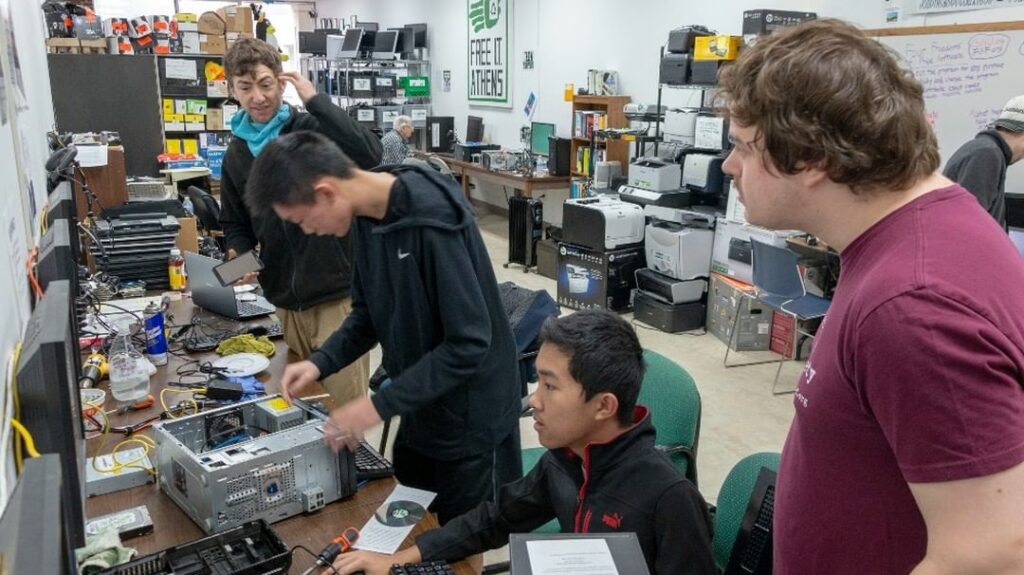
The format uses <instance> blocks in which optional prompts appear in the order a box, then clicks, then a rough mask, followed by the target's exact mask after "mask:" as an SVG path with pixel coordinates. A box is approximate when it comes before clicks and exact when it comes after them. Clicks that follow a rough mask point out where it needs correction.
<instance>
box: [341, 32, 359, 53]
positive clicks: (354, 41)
mask: <svg viewBox="0 0 1024 575" xmlns="http://www.w3.org/2000/svg"><path fill="white" fill-rule="evenodd" d="M362 40H363V29H362V28H349V29H348V30H347V31H346V32H345V40H344V41H343V42H342V44H341V51H342V52H356V51H357V50H359V43H360V42H362Z"/></svg>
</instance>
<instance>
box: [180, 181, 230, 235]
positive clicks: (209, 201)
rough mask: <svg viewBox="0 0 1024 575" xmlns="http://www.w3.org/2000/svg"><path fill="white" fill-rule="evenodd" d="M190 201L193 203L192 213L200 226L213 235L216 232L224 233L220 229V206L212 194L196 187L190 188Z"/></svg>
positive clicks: (187, 193) (188, 192) (188, 193)
mask: <svg viewBox="0 0 1024 575" xmlns="http://www.w3.org/2000/svg"><path fill="white" fill-rule="evenodd" d="M186 195H188V199H189V200H191V201H192V211H193V212H195V214H196V219H198V220H199V225H200V226H201V227H202V228H203V229H204V230H206V233H210V234H212V232H214V231H218V232H219V231H222V230H221V227H220V204H218V203H217V199H216V198H214V197H213V196H212V195H211V194H210V192H207V191H206V190H203V189H200V188H198V187H196V186H189V187H188V190H187V191H186Z"/></svg>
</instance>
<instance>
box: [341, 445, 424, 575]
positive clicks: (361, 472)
mask: <svg viewBox="0 0 1024 575" xmlns="http://www.w3.org/2000/svg"><path fill="white" fill-rule="evenodd" d="M355 455H356V480H357V481H363V480H364V479H380V478H382V477H391V476H392V475H394V474H395V466H394V465H392V464H391V462H390V461H388V460H387V459H384V456H383V455H381V454H379V453H377V450H376V449H374V448H372V447H370V444H369V443H366V442H365V441H360V442H359V447H358V448H356V454H355ZM427 573H433V572H432V571H427Z"/></svg>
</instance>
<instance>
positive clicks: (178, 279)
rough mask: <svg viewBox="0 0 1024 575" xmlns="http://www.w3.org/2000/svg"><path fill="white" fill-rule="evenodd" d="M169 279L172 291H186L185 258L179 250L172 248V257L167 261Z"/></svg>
mask: <svg viewBox="0 0 1024 575" xmlns="http://www.w3.org/2000/svg"><path fill="white" fill-rule="evenodd" d="M167 277H168V279H169V280H170V283H171V289H172V290H178V291H180V290H183V289H185V258H183V257H181V250H179V249H178V248H172V249H171V257H170V258H168V259H167Z"/></svg>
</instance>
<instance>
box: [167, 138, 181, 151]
mask: <svg viewBox="0 0 1024 575" xmlns="http://www.w3.org/2000/svg"><path fill="white" fill-rule="evenodd" d="M164 151H166V152H167V153H168V154H180V153H181V140H179V139H177V138H174V139H171V138H167V145H166V146H164Z"/></svg>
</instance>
